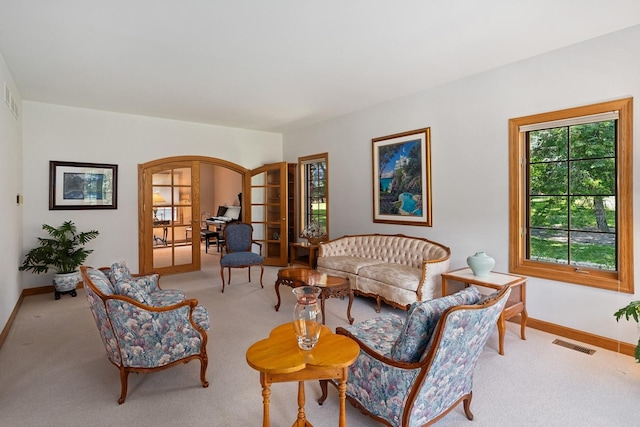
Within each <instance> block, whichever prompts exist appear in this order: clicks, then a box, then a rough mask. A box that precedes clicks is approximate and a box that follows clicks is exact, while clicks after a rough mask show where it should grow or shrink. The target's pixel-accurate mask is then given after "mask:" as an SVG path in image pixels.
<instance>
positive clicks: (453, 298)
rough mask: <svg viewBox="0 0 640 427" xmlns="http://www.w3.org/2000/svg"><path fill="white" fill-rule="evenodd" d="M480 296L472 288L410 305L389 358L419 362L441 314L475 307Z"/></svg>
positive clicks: (473, 287) (478, 292)
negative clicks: (458, 308)
mask: <svg viewBox="0 0 640 427" xmlns="http://www.w3.org/2000/svg"><path fill="white" fill-rule="evenodd" d="M481 297H482V296H481V295H480V291H478V289H477V288H476V287H475V286H471V287H468V288H465V289H463V290H461V291H459V292H456V293H455V294H452V295H449V296H446V297H442V298H436V299H432V300H429V301H420V302H415V303H413V304H411V307H409V310H408V311H407V320H406V321H405V323H404V328H403V329H402V332H400V335H399V336H398V340H397V341H396V345H395V346H394V347H393V350H392V352H391V356H392V358H393V359H395V360H398V361H401V362H410V363H412V362H418V361H420V358H421V357H422V356H423V355H424V354H425V353H426V352H427V351H428V350H429V344H430V342H431V338H432V335H433V332H434V331H435V329H436V326H437V325H438V321H439V320H440V317H441V316H442V313H444V312H445V310H447V309H448V308H450V307H454V306H458V305H470V304H475V303H477V302H478V301H480V298H481Z"/></svg>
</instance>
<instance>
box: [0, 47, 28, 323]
mask: <svg viewBox="0 0 640 427" xmlns="http://www.w3.org/2000/svg"><path fill="white" fill-rule="evenodd" d="M3 82H4V83H6V84H7V87H8V88H9V90H10V91H11V93H12V95H13V97H14V98H15V100H16V102H17V103H18V119H16V117H14V115H13V114H12V113H11V111H9V108H7V104H5V103H4V84H3ZM0 90H2V91H3V92H1V93H0V209H1V211H2V221H0V236H2V256H0V271H2V274H0V332H2V329H3V328H4V326H5V325H6V323H7V320H8V319H9V316H10V315H11V312H12V311H13V309H14V307H15V305H16V303H17V302H18V298H19V297H20V293H21V291H22V282H21V277H22V273H20V272H19V271H18V266H19V265H20V264H21V263H22V211H23V209H24V208H23V206H22V205H18V204H17V202H16V196H17V195H18V194H22V124H21V121H22V99H21V97H20V93H19V92H18V89H17V87H16V85H15V83H14V81H13V78H12V76H11V73H10V72H9V69H8V67H7V64H6V63H5V62H4V58H3V57H2V55H0Z"/></svg>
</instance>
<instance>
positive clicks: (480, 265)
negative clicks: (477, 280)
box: [467, 252, 496, 277]
mask: <svg viewBox="0 0 640 427" xmlns="http://www.w3.org/2000/svg"><path fill="white" fill-rule="evenodd" d="M467 265H468V266H469V267H470V268H471V271H473V275H474V276H478V277H486V276H488V275H489V273H490V272H491V269H492V268H493V267H494V266H495V265H496V260H495V259H493V258H491V257H490V256H489V255H487V254H486V253H484V252H476V253H475V255H471V256H469V257H467Z"/></svg>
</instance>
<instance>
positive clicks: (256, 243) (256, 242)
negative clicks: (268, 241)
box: [251, 240, 262, 256]
mask: <svg viewBox="0 0 640 427" xmlns="http://www.w3.org/2000/svg"><path fill="white" fill-rule="evenodd" d="M251 243H253V244H255V245H258V246H259V247H260V256H262V243H260V242H258V241H256V240H252V241H251Z"/></svg>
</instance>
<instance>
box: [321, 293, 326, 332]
mask: <svg viewBox="0 0 640 427" xmlns="http://www.w3.org/2000/svg"><path fill="white" fill-rule="evenodd" d="M324 300H325V298H322V294H320V311H321V312H322V324H323V325H324Z"/></svg>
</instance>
